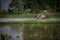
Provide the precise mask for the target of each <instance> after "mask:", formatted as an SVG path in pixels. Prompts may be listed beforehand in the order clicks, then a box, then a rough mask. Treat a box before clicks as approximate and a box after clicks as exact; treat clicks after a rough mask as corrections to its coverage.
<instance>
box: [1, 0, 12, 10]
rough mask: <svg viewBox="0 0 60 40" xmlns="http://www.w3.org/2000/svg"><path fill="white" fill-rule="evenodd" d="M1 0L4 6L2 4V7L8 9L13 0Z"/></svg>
mask: <svg viewBox="0 0 60 40" xmlns="http://www.w3.org/2000/svg"><path fill="white" fill-rule="evenodd" d="M0 2H1V3H2V6H1V8H2V9H8V6H9V3H10V2H11V0H0Z"/></svg>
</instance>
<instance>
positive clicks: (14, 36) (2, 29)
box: [0, 26, 24, 40]
mask: <svg viewBox="0 0 60 40" xmlns="http://www.w3.org/2000/svg"><path fill="white" fill-rule="evenodd" d="M0 34H3V35H7V36H11V38H10V39H9V38H7V39H8V40H24V38H23V28H22V27H20V26H13V27H12V26H0Z"/></svg>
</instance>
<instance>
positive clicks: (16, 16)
mask: <svg viewBox="0 0 60 40" xmlns="http://www.w3.org/2000/svg"><path fill="white" fill-rule="evenodd" d="M36 16H37V14H0V18H35V17H36ZM48 16H49V18H60V14H55V15H53V14H52V15H50V14H49V15H48Z"/></svg>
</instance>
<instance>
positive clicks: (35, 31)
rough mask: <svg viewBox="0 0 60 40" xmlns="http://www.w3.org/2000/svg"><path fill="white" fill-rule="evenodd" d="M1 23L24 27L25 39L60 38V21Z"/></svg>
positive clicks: (44, 39)
mask: <svg viewBox="0 0 60 40" xmlns="http://www.w3.org/2000/svg"><path fill="white" fill-rule="evenodd" d="M0 25H10V26H17V25H18V26H22V27H24V35H23V36H24V40H53V39H54V40H58V39H59V37H60V36H59V35H60V34H59V33H60V31H59V30H60V22H20V23H18V22H14V23H12V22H6V23H0ZM17 37H18V36H17Z"/></svg>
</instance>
